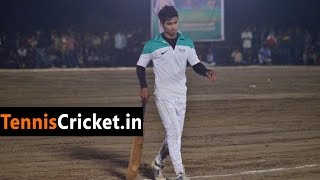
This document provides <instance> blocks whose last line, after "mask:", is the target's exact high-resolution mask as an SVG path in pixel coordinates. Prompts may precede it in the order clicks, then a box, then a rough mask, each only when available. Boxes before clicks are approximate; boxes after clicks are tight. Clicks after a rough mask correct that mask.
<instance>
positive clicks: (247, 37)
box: [241, 27, 253, 54]
mask: <svg viewBox="0 0 320 180" xmlns="http://www.w3.org/2000/svg"><path fill="white" fill-rule="evenodd" d="M252 38H253V35H252V31H251V30H250V29H249V27H247V28H246V29H245V30H244V31H243V32H242V33H241V39H242V49H243V52H244V53H245V54H247V53H248V51H249V50H250V49H251V48H252Z"/></svg>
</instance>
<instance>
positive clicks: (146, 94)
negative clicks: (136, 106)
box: [140, 88, 150, 101]
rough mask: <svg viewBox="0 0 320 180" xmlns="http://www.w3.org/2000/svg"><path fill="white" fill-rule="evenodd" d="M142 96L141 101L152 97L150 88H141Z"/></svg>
mask: <svg viewBox="0 0 320 180" xmlns="http://www.w3.org/2000/svg"><path fill="white" fill-rule="evenodd" d="M140 97H141V101H143V99H145V100H147V101H148V99H149V97H150V94H149V89H148V88H141V90H140Z"/></svg>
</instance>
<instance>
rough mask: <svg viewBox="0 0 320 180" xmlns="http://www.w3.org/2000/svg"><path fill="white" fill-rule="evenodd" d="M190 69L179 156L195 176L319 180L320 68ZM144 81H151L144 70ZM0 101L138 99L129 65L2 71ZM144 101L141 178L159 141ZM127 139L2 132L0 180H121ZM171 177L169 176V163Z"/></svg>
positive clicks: (156, 121) (125, 102) (119, 102)
mask: <svg viewBox="0 0 320 180" xmlns="http://www.w3.org/2000/svg"><path fill="white" fill-rule="evenodd" d="M215 70H216V72H217V74H218V80H217V82H215V83H213V84H212V83H210V82H208V81H207V80H206V79H205V78H204V77H201V76H198V75H196V74H195V73H194V72H193V71H192V70H191V69H188V71H187V76H188V83H187V84H188V88H189V89H188V92H189V95H188V105H187V114H186V122H185V129H184V134H183V142H182V153H183V161H184V164H185V168H186V172H187V175H188V176H190V177H191V178H192V179H201V180H202V179H223V180H225V179H270V180H271V179H272V180H273V179H279V180H280V179H281V180H282V179H284V180H286V179H314V180H316V179H320V67H302V66H301V67H290V66H282V67H280V66H279V67H255V66H252V67H217V68H215ZM148 82H149V85H150V86H152V84H153V82H154V81H153V73H152V69H151V68H149V69H148ZM0 83H1V86H0V106H1V107H9V106H36V107H37V106H49V107H50V106H59V107H60V106H64V107H68V106H85V107H87V106H102V107H108V106H139V104H140V103H139V97H138V93H139V87H138V81H137V79H136V75H135V70H134V69H48V70H0ZM163 136H164V132H163V128H162V124H161V121H160V118H159V115H158V113H157V110H156V108H155V104H154V101H153V99H152V98H151V100H150V102H149V103H148V105H147V111H146V116H145V141H144V148H143V157H142V164H141V169H140V173H139V176H138V179H150V178H151V177H152V176H151V174H152V171H151V168H150V166H149V164H150V162H151V161H152V160H153V158H154V157H155V155H156V153H157V151H158V148H159V147H160V145H161V142H162V140H163ZM131 141H132V137H49V136H48V137H47V136H46V137H0V179H85V180H87V179H88V180H93V179H94V180H95V179H125V175H126V171H127V165H128V158H129V153H130V148H131ZM165 171H166V174H167V176H168V177H174V176H175V175H174V172H173V168H172V164H171V162H170V160H167V161H166V167H165Z"/></svg>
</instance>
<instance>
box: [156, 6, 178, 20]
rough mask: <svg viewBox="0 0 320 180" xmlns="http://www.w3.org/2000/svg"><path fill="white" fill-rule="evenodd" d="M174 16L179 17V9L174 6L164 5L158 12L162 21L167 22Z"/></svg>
mask: <svg viewBox="0 0 320 180" xmlns="http://www.w3.org/2000/svg"><path fill="white" fill-rule="evenodd" d="M173 17H179V16H178V11H177V10H176V8H174V7H173V6H168V5H167V6H164V7H163V8H162V9H161V10H160V11H159V13H158V18H159V20H160V22H161V23H165V22H166V21H168V20H170V19H172V18H173Z"/></svg>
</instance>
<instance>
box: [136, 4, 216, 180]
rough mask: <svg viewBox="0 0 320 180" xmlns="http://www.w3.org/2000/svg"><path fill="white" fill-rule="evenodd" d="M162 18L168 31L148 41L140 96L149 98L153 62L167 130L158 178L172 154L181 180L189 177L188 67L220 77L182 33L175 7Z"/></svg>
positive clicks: (155, 163) (141, 69)
mask: <svg viewBox="0 0 320 180" xmlns="http://www.w3.org/2000/svg"><path fill="white" fill-rule="evenodd" d="M158 18H159V20H160V22H161V26H162V27H163V30H164V32H163V33H160V34H158V35H157V36H156V37H155V38H154V39H152V40H150V41H148V42H147V43H146V44H145V46H144V48H143V52H142V54H141V56H140V58H139V60H138V62H137V68H136V70H137V76H138V79H139V82H140V86H141V90H140V96H141V98H142V99H148V98H149V90H148V85H147V81H146V71H145V68H146V67H147V65H148V63H149V62H150V61H151V60H152V61H153V71H154V74H155V90H154V94H155V103H156V106H157V109H158V112H159V114H160V117H161V119H162V124H163V126H164V128H165V131H166V137H165V139H164V142H163V144H162V146H161V148H160V150H159V153H158V155H157V156H156V158H155V159H154V161H153V162H152V164H151V165H152V168H153V170H154V176H155V177H154V178H155V179H157V180H158V179H165V176H164V173H163V168H164V165H163V161H164V159H165V158H166V157H167V156H168V155H169V154H170V157H171V161H172V164H173V166H174V171H175V173H176V175H177V180H185V179H187V176H186V174H185V169H184V166H183V163H182V157H181V137H182V131H183V125H184V118H185V113H186V96H187V87H186V67H187V63H189V64H190V65H191V66H192V68H193V69H194V71H195V72H197V73H198V74H200V75H202V76H206V77H208V79H209V80H211V81H214V80H215V79H216V74H215V73H214V72H213V71H212V70H208V69H207V68H206V67H205V66H204V65H203V64H201V62H200V60H199V59H198V56H197V54H196V51H195V49H194V44H193V42H192V40H191V39H190V38H188V37H186V36H185V35H183V34H182V33H180V32H178V12H177V10H176V9H175V8H174V6H165V7H163V8H162V9H161V10H160V11H159V13H158Z"/></svg>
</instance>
